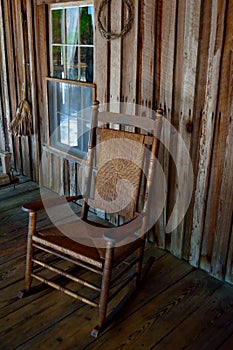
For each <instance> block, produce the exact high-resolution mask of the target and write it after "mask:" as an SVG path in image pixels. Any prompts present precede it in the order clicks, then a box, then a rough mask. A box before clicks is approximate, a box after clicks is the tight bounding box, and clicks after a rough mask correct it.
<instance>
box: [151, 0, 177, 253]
mask: <svg viewBox="0 0 233 350" xmlns="http://www.w3.org/2000/svg"><path fill="white" fill-rule="evenodd" d="M176 12H177V3H176V1H172V2H171V1H169V0H166V1H163V2H162V4H161V8H159V9H158V13H157V19H156V20H157V22H159V21H161V24H160V27H158V28H157V37H158V39H157V47H156V51H157V61H156V73H157V71H158V67H157V66H159V72H158V73H157V74H156V77H155V92H154V94H156V92H157V91H158V92H157V96H156V95H155V100H156V105H157V106H156V107H159V106H161V107H162V108H163V109H164V114H165V117H166V118H167V120H168V121H169V122H171V112H172V108H173V107H172V103H173V84H174V65H175V44H176V39H175V36H176ZM163 14H166V16H163ZM158 24H159V23H158ZM159 38H161V40H159ZM167 134H168V133H167ZM161 146H162V147H160V151H159V161H160V163H161V164H162V167H163V171H164V174H165V178H166V181H167V184H168V181H169V164H170V155H169V152H168V150H166V148H165V147H163V145H162V143H161ZM168 190H171V186H169V188H168ZM168 198H169V193H168V195H167V198H166V202H165V204H164V209H163V213H162V216H161V218H160V219H159V222H158V224H157V225H156V230H155V239H156V242H157V244H158V246H159V247H161V248H166V235H165V227H166V225H167V222H168V212H167V209H168V202H167V201H168ZM167 246H168V244H167Z"/></svg>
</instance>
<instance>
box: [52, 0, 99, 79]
mask: <svg viewBox="0 0 233 350" xmlns="http://www.w3.org/2000/svg"><path fill="white" fill-rule="evenodd" d="M85 6H93V9H95V7H94V0H79V1H69V2H61V3H53V4H49V6H48V12H49V75H50V76H51V77H53V47H54V46H56V44H53V41H52V36H53V35H52V10H53V9H56V10H62V9H66V8H72V7H78V8H79V7H85ZM78 36H79V43H78V44H63V43H61V44H60V46H61V47H62V49H63V50H64V48H66V47H69V46H76V47H78V48H82V47H84V48H85V47H91V48H93V72H94V74H95V71H94V67H95V45H94V43H95V23H94V25H93V44H92V45H91V44H88V45H84V44H80V33H79V32H78ZM63 55H64V54H63ZM79 63H81V60H80V50H79ZM65 67H66V66H65V65H64V70H65V69H66V68H65ZM78 71H79V72H78V77H79V78H80V77H81V74H80V67H79V69H78ZM94 74H93V81H92V82H88V83H93V82H94V80H95V79H94ZM54 78H56V77H54ZM58 79H59V78H58ZM61 79H67V80H69V79H68V78H67V77H64V78H61ZM70 80H71V79H70ZM74 81H82V80H81V79H77V80H74Z"/></svg>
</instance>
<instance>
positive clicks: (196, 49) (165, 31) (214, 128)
mask: <svg viewBox="0 0 233 350" xmlns="http://www.w3.org/2000/svg"><path fill="white" fill-rule="evenodd" d="M52 2H58V1H49V0H47V1H46V0H45V1H42V0H37V1H36V0H11V1H5V0H0V3H1V10H0V30H1V32H0V41H1V53H2V55H1V57H0V67H1V73H0V74H1V104H0V113H1V124H0V129H1V130H0V140H1V147H3V146H2V145H3V143H5V144H7V145H8V147H9V148H10V149H11V150H13V152H14V160H15V166H16V168H17V169H18V170H19V171H20V172H22V173H24V174H26V175H28V176H29V177H31V178H33V179H34V180H36V181H41V182H42V183H43V184H44V185H46V186H47V187H50V188H52V189H53V190H55V191H57V192H59V193H61V194H63V193H71V194H72V193H75V192H77V191H78V188H77V179H76V174H77V169H78V166H79V165H78V162H77V161H75V159H65V157H63V155H62V154H60V153H55V152H53V151H51V149H50V148H49V147H48V128H47V122H46V121H47V116H46V92H45V84H44V83H45V79H44V78H45V77H46V76H47V75H48V56H47V34H46V28H47V18H48V17H47V5H46V4H48V3H52ZM63 2H64V1H63ZM100 3H101V0H94V5H95V8H96V23H97V10H98V7H99V5H100ZM132 3H133V5H134V22H133V25H132V29H131V31H130V32H129V33H128V34H127V35H125V36H124V37H123V38H122V39H117V40H113V41H110V42H107V41H106V40H105V39H103V38H102V37H101V35H100V33H99V31H98V28H96V33H95V82H96V84H97V99H98V100H99V101H100V102H101V103H106V102H119V101H121V102H128V103H136V104H138V105H143V106H147V107H149V108H153V109H155V108H156V107H158V106H162V107H163V108H164V110H165V114H166V116H167V118H168V120H169V121H171V123H172V124H173V125H174V126H175V127H176V129H177V130H178V132H179V133H180V134H181V136H182V138H183V140H184V141H185V144H186V146H187V148H188V150H189V152H190V156H191V159H192V163H193V168H194V175H195V176H194V190H193V197H192V201H191V204H190V207H189V210H188V212H187V214H186V216H185V219H184V220H183V221H182V223H181V224H180V225H179V226H178V228H177V229H175V230H174V231H173V232H172V233H169V234H167V233H165V229H164V228H165V226H166V224H167V221H168V219H169V217H170V215H171V212H172V209H173V207H174V203H175V202H176V199H177V198H178V195H179V189H178V188H177V185H178V179H177V172H176V168H175V165H174V162H173V161H172V160H171V158H170V156H169V153H168V152H167V151H165V149H162V150H161V154H160V162H161V163H162V166H163V170H164V173H165V175H166V179H167V184H168V196H167V203H166V205H165V208H164V211H163V214H162V217H161V218H160V220H159V222H158V224H157V225H156V228H155V240H156V244H157V245H158V246H159V247H161V248H163V249H167V250H169V251H171V252H172V253H173V254H174V255H176V256H177V257H180V258H184V259H186V260H189V261H190V264H192V265H193V266H200V267H201V268H203V269H204V270H206V271H208V272H209V273H210V274H212V275H214V276H216V277H217V278H219V279H225V280H226V281H228V282H231V283H233V224H232V212H233V171H232V168H233V152H232V143H233V126H232V124H233V123H232V116H233V39H232V33H233V1H232V0H132ZM21 10H23V13H24V18H25V20H26V26H25V32H24V37H25V42H26V47H27V50H26V55H27V65H26V67H27V79H28V84H27V85H28V98H29V100H30V102H31V104H32V107H33V131H34V132H33V136H31V137H30V138H25V137H22V138H21V139H20V138H12V137H11V136H10V135H8V134H6V132H5V131H6V127H5V126H6V124H7V123H9V121H10V120H11V119H12V117H13V115H14V112H15V110H16V106H17V103H18V102H19V100H20V98H21V97H20V94H21V89H22V86H21V82H22V59H21V58H22V56H21V48H20V41H21V36H22V32H21V31H20V28H19V26H20V24H19V15H18V14H19V12H20V11H21ZM125 16H126V11H125V8H124V6H123V5H122V3H121V1H120V0H114V1H111V4H110V5H109V6H107V7H106V8H105V9H104V14H103V17H102V21H103V23H106V27H109V26H111V29H112V30H114V31H119V30H120V29H121V28H122V26H123V25H124V23H125V21H124V17H125ZM4 130H5V131H4ZM41 157H42V165H43V167H42V171H41V172H40V170H39V169H40V167H39V165H40V159H41ZM176 164H178V166H180V167H182V157H180V156H179V150H178V151H177V159H176ZM52 174H56V175H55V176H54V175H53V176H52ZM187 175H188V174H187V173H185V172H184V174H183V175H182V176H183V179H182V181H185V178H186V176H187ZM177 215H178V213H177Z"/></svg>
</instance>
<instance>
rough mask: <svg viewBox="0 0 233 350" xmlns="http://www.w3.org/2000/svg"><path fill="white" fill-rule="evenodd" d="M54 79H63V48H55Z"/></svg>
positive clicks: (53, 48)
mask: <svg viewBox="0 0 233 350" xmlns="http://www.w3.org/2000/svg"><path fill="white" fill-rule="evenodd" d="M52 50H53V77H55V78H62V72H63V71H64V66H63V61H64V59H63V51H62V46H53V47H52Z"/></svg>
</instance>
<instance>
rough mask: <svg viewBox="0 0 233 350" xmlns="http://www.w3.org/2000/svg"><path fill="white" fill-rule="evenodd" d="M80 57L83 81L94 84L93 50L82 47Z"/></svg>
mask: <svg viewBox="0 0 233 350" xmlns="http://www.w3.org/2000/svg"><path fill="white" fill-rule="evenodd" d="M80 57H81V65H82V67H83V68H82V73H81V80H82V81H87V82H92V81H93V48H92V47H82V48H80Z"/></svg>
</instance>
